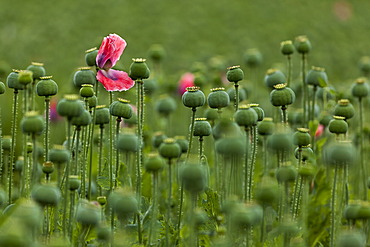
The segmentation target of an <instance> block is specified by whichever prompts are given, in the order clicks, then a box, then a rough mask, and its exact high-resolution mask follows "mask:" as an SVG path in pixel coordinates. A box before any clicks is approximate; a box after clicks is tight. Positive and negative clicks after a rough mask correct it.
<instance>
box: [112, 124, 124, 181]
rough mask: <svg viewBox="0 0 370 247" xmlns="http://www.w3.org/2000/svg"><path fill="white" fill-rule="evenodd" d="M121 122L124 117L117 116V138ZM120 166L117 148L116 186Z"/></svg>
mask: <svg viewBox="0 0 370 247" xmlns="http://www.w3.org/2000/svg"><path fill="white" fill-rule="evenodd" d="M121 122H122V118H120V117H117V120H116V138H117V137H118V135H119V132H120V125H121ZM126 165H127V164H126ZM119 168H120V164H119V151H118V150H117V149H116V172H115V180H114V181H115V182H114V188H117V186H118V175H119Z"/></svg>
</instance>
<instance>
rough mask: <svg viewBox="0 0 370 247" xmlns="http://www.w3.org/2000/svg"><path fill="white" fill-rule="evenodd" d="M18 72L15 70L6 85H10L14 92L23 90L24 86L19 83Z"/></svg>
mask: <svg viewBox="0 0 370 247" xmlns="http://www.w3.org/2000/svg"><path fill="white" fill-rule="evenodd" d="M18 74H19V71H18V70H13V72H11V73H10V74H9V75H8V77H7V78H6V85H8V88H13V89H14V90H23V89H24V85H23V84H21V83H19V81H18Z"/></svg>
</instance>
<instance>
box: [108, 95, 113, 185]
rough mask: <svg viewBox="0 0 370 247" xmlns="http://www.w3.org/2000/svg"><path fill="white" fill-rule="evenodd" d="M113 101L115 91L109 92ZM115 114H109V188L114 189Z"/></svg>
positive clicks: (110, 103)
mask: <svg viewBox="0 0 370 247" xmlns="http://www.w3.org/2000/svg"><path fill="white" fill-rule="evenodd" d="M112 103H113V92H112V91H110V92H109V105H112ZM113 164H114V161H113V116H112V115H109V167H108V169H109V188H110V191H111V190H113Z"/></svg>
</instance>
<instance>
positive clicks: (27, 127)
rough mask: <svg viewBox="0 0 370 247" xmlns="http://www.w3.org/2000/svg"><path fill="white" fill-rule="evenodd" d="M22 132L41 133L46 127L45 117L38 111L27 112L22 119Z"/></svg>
mask: <svg viewBox="0 0 370 247" xmlns="http://www.w3.org/2000/svg"><path fill="white" fill-rule="evenodd" d="M21 128H22V132H23V133H25V134H30V135H41V134H42V132H43V131H44V128H45V123H44V119H43V118H42V117H41V116H40V115H38V113H37V112H35V111H31V112H27V113H26V114H25V115H24V117H23V119H22V121H21Z"/></svg>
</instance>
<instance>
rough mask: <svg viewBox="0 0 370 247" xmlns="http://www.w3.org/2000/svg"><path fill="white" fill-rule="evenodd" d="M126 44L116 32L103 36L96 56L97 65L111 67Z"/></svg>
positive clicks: (105, 67)
mask: <svg viewBox="0 0 370 247" xmlns="http://www.w3.org/2000/svg"><path fill="white" fill-rule="evenodd" d="M126 45H127V43H126V41H125V40H124V39H122V38H121V37H120V36H118V35H117V34H109V36H107V37H105V38H104V39H103V42H102V43H101V45H100V48H99V51H98V55H97V56H96V64H97V65H98V67H99V68H104V69H110V68H112V67H113V66H114V65H115V64H116V63H117V61H118V60H119V58H120V57H121V55H122V52H123V50H124V49H125V48H126Z"/></svg>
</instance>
